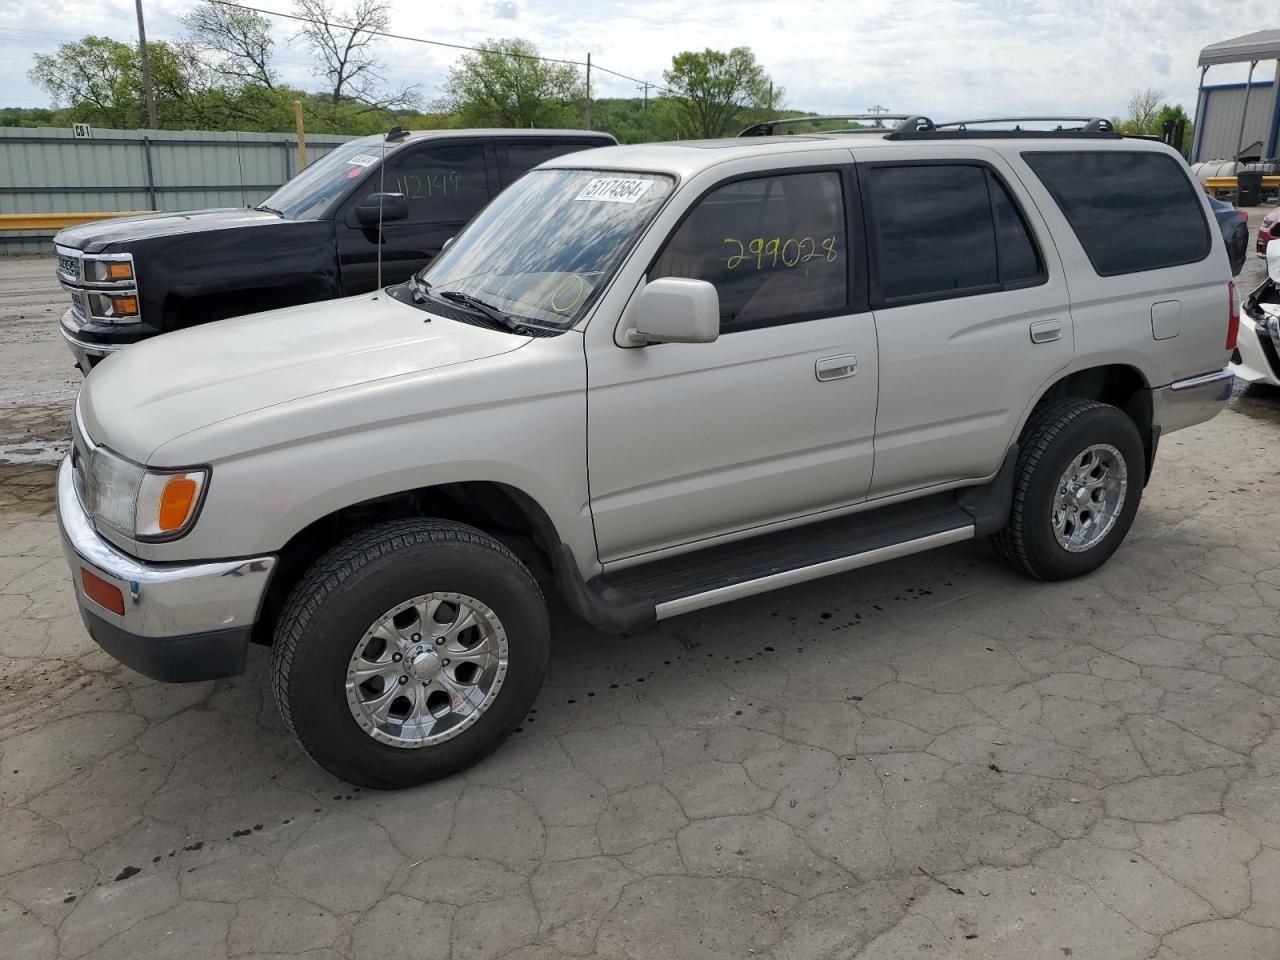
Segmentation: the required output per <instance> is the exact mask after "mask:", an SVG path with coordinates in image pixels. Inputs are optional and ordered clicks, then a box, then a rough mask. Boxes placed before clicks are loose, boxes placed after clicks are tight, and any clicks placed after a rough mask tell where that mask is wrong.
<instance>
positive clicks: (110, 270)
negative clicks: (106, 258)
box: [107, 263, 133, 280]
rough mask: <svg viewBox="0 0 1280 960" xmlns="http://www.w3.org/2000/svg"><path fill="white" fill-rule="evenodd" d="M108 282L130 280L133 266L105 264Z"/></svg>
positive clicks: (130, 264)
mask: <svg viewBox="0 0 1280 960" xmlns="http://www.w3.org/2000/svg"><path fill="white" fill-rule="evenodd" d="M107 279H108V280H132V279H133V264H132V263H109V264H107Z"/></svg>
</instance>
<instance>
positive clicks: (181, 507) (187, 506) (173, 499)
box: [157, 477, 197, 533]
mask: <svg viewBox="0 0 1280 960" xmlns="http://www.w3.org/2000/svg"><path fill="white" fill-rule="evenodd" d="M196 490H197V487H196V482H195V481H194V480H192V479H191V478H190V477H173V478H171V479H170V480H169V482H168V483H166V484H165V485H164V491H163V492H162V493H161V494H160V512H159V517H158V519H157V525H158V526H159V527H160V529H161V530H162V531H163V532H164V533H170V532H172V531H174V530H181V529H182V525H183V524H185V523H186V522H187V517H189V516H191V508H192V507H193V506H195V502H196Z"/></svg>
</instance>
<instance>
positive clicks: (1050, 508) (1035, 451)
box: [992, 398, 1146, 580]
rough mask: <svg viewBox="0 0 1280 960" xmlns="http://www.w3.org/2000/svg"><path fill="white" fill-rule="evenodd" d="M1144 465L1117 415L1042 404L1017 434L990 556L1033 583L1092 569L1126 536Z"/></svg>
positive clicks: (1085, 405) (1099, 407)
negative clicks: (1002, 516)
mask: <svg viewBox="0 0 1280 960" xmlns="http://www.w3.org/2000/svg"><path fill="white" fill-rule="evenodd" d="M1145 466H1146V463H1145V454H1144V452H1143V448H1142V438H1141V436H1140V435H1139V434H1138V429H1137V427H1135V426H1134V424H1133V421H1132V420H1130V419H1129V417H1128V416H1126V415H1125V414H1124V413H1123V412H1122V411H1120V410H1118V409H1117V408H1115V407H1113V406H1110V405H1108V404H1105V403H1098V402H1097V401H1095V400H1082V399H1077V398H1065V399H1060V400H1052V401H1049V402H1047V403H1045V404H1043V405H1042V406H1041V407H1039V408H1038V409H1037V410H1036V411H1035V413H1034V414H1033V415H1032V418H1031V421H1030V422H1029V423H1028V424H1027V427H1026V429H1025V430H1024V431H1023V435H1022V441H1021V446H1020V449H1019V451H1018V470H1017V475H1016V476H1015V478H1014V492H1013V504H1012V507H1011V509H1010V513H1009V522H1008V524H1007V525H1006V526H1005V528H1004V529H1003V530H1001V531H1000V532H999V533H997V534H996V535H995V536H994V537H992V542H993V544H994V546H995V549H996V552H997V553H998V554H999V555H1000V557H1001V558H1002V559H1003V560H1005V561H1006V562H1007V563H1009V564H1010V565H1011V566H1013V567H1014V568H1015V569H1017V570H1020V571H1022V572H1023V573H1025V574H1027V575H1029V576H1032V577H1036V578H1038V579H1040V580H1065V579H1068V578H1071V577H1078V576H1081V575H1083V574H1086V573H1090V572H1092V571H1093V570H1096V569H1097V568H1098V567H1100V566H1101V565H1102V564H1103V563H1105V562H1106V561H1107V559H1108V558H1109V557H1110V556H1111V554H1113V553H1115V551H1116V549H1117V548H1118V547H1119V546H1120V544H1121V542H1122V541H1123V540H1124V538H1125V534H1127V533H1128V532H1129V527H1130V526H1131V525H1132V523H1133V518H1134V515H1135V514H1136V513H1137V511H1138V504H1139V502H1140V501H1141V499H1142V480H1143V477H1144V475H1145Z"/></svg>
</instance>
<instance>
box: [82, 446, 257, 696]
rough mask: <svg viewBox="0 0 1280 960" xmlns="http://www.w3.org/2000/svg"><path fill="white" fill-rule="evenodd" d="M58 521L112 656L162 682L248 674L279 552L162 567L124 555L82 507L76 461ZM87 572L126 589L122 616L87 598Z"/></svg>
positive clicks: (86, 605) (88, 618) (94, 629)
mask: <svg viewBox="0 0 1280 960" xmlns="http://www.w3.org/2000/svg"><path fill="white" fill-rule="evenodd" d="M58 525H59V527H60V528H61V531H62V549H63V553H64V554H65V555H66V558H67V563H68V565H69V566H70V567H71V579H72V582H73V584H74V587H75V591H76V601H77V603H78V604H79V606H80V613H81V616H82V617H83V618H84V622H85V626H86V627H87V628H88V630H89V634H90V636H92V637H93V639H94V641H96V642H97V644H98V645H99V646H101V647H102V648H103V649H104V650H106V651H107V653H109V654H111V655H112V656H113V657H115V658H116V659H117V660H119V661H120V662H121V663H123V664H125V665H126V666H129V667H132V668H133V669H134V670H137V671H138V672H139V673H142V674H145V675H146V676H148V677H152V678H154V679H156V680H167V681H172V682H186V681H191V680H213V679H216V678H218V677H230V676H235V675H236V674H239V673H243V672H244V663H245V657H246V655H247V653H248V648H249V638H250V634H251V633H252V632H253V625H254V623H255V622H256V621H257V619H258V611H259V609H260V608H261V606H262V598H263V596H264V594H265V593H266V589H267V584H268V582H269V581H270V579H271V573H272V570H273V569H274V568H275V564H276V558H275V557H274V556H270V555H268V556H263V557H255V558H251V559H242V560H218V561H213V562H209V563H197V564H167V563H166V564H158V563H143V562H142V561H140V560H137V559H135V558H133V557H131V556H129V555H127V554H124V553H121V552H120V551H119V550H117V549H116V548H115V547H113V546H112V545H111V544H109V543H108V542H107V541H106V540H104V539H102V537H100V536H98V533H97V531H96V530H95V529H94V528H93V523H92V521H91V520H90V518H89V516H88V515H87V514H86V513H85V511H84V508H83V507H82V506H81V505H80V499H79V497H77V496H76V491H75V484H74V482H73V479H72V470H71V460H70V458H64V459H63V461H62V465H61V466H60V467H59V468H58ZM86 570H87V571H88V572H89V573H91V574H93V575H94V576H97V577H99V578H101V579H102V580H105V581H106V582H107V583H108V584H109V585H111V586H113V587H116V588H117V589H119V590H120V591H121V594H122V595H123V598H124V613H123V614H122V615H121V614H117V613H116V612H114V611H112V610H110V609H108V608H107V607H104V606H102V605H101V604H99V603H98V602H96V601H95V600H93V599H91V598H90V597H89V596H87V595H86V593H85V588H84V580H83V573H82V571H86Z"/></svg>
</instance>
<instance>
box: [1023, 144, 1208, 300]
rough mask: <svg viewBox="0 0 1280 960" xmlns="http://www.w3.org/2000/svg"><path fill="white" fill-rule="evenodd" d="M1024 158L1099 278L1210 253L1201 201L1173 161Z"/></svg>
mask: <svg viewBox="0 0 1280 960" xmlns="http://www.w3.org/2000/svg"><path fill="white" fill-rule="evenodd" d="M1022 156H1023V159H1025V160H1026V161H1027V163H1028V165H1029V166H1030V167H1031V169H1032V170H1033V171H1035V174H1036V176H1038V177H1039V178H1040V180H1041V182H1042V183H1044V185H1045V187H1046V188H1047V189H1048V191H1049V193H1051V194H1052V195H1053V199H1054V200H1056V201H1057V203H1058V206H1059V207H1060V208H1061V209H1062V212H1063V214H1064V215H1065V216H1066V218H1067V222H1068V223H1070V224H1071V229H1073V230H1074V231H1075V232H1076V236H1077V237H1078V238H1079V239H1080V243H1081V245H1082V246H1083V247H1084V251H1085V253H1086V254H1088V256H1089V261H1090V263H1092V264H1093V269H1094V270H1096V271H1097V273H1098V274H1099V275H1100V276H1103V277H1113V276H1117V275H1119V274H1124V273H1138V272H1140V271H1142V270H1158V269H1160V268H1161V267H1176V266H1179V265H1180V264H1184V263H1197V262H1199V261H1200V260H1203V259H1204V258H1205V257H1207V256H1208V255H1209V250H1210V249H1211V247H1210V240H1209V225H1208V224H1207V223H1206V222H1205V218H1204V210H1203V208H1202V207H1201V205H1200V198H1199V196H1198V195H1197V192H1196V189H1195V187H1194V186H1192V184H1191V180H1190V178H1189V177H1188V176H1187V173H1186V171H1185V170H1184V169H1183V165H1182V164H1181V163H1179V162H1178V161H1177V160H1174V159H1173V158H1172V157H1167V156H1164V155H1163V154H1158V153H1147V152H1138V151H1120V150H1098V151H1076V150H1072V151H1070V152H1065V151H1064V152H1061V153H1041V152H1026V153H1023V155H1022Z"/></svg>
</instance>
